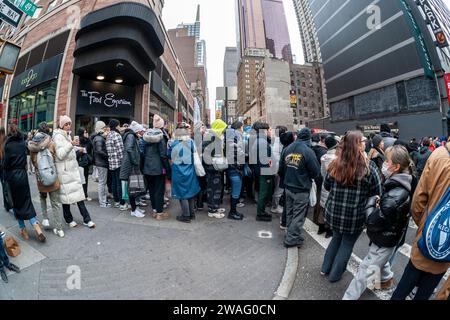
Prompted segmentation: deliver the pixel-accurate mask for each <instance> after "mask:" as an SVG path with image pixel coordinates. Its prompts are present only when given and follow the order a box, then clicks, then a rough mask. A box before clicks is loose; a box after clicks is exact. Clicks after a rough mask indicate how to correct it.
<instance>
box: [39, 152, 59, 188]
mask: <svg viewBox="0 0 450 320" xmlns="http://www.w3.org/2000/svg"><path fill="white" fill-rule="evenodd" d="M36 160H37V161H36V162H37V167H38V168H37V169H38V170H37V173H38V174H37V178H38V181H39V182H40V183H42V185H43V186H45V187H50V186H52V185H54V184H55V182H56V180H57V179H58V174H57V173H56V167H55V163H54V161H53V156H52V154H51V153H50V151H49V150H48V149H44V150H41V151H39V152H38V154H37V159H36Z"/></svg>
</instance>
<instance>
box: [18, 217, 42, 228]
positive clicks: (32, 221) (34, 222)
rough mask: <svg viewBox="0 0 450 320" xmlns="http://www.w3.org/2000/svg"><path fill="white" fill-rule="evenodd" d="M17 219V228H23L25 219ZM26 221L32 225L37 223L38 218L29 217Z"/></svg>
mask: <svg viewBox="0 0 450 320" xmlns="http://www.w3.org/2000/svg"><path fill="white" fill-rule="evenodd" d="M18 221H19V228H20V229H25V221H23V220H18ZM28 221H30V224H31V225H32V226H34V225H35V224H39V221H38V219H37V218H36V217H34V218H31V219H30V220H28Z"/></svg>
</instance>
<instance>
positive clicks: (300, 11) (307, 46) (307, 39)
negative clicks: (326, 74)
mask: <svg viewBox="0 0 450 320" xmlns="http://www.w3.org/2000/svg"><path fill="white" fill-rule="evenodd" d="M293 2H294V8H295V13H296V15H297V21H298V26H299V29H300V36H301V38H302V46H303V54H304V57H305V62H307V63H313V62H322V55H321V54H320V46H319V40H318V38H317V31H316V26H315V24H314V20H313V16H312V13H311V8H310V5H309V1H308V0H293Z"/></svg>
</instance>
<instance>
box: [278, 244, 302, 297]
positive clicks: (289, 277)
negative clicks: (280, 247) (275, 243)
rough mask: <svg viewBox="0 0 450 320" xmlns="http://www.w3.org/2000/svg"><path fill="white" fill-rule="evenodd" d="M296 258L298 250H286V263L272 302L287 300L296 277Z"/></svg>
mask: <svg viewBox="0 0 450 320" xmlns="http://www.w3.org/2000/svg"><path fill="white" fill-rule="evenodd" d="M298 257H299V254H298V248H289V249H288V250H287V261H286V267H285V269H284V274H283V278H282V279H281V283H280V285H279V286H278V289H277V291H276V292H275V296H274V297H273V299H272V300H287V299H288V298H289V294H290V293H291V290H292V287H293V286H294V283H295V279H296V277H297V268H298Z"/></svg>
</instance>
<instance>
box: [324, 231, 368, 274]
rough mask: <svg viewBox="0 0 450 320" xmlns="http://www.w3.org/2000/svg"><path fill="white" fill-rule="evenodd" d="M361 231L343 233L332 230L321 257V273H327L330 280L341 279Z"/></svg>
mask: <svg viewBox="0 0 450 320" xmlns="http://www.w3.org/2000/svg"><path fill="white" fill-rule="evenodd" d="M360 235H361V232H359V233H355V234H345V233H340V232H339V231H336V230H333V239H331V242H330V245H329V246H328V248H327V251H326V252H325V257H324V258H323V264H322V273H325V274H326V275H329V277H328V280H329V281H330V282H337V281H339V280H341V278H342V275H343V274H344V272H345V270H346V269H347V264H348V261H349V260H350V257H351V255H352V252H353V247H354V246H355V243H356V241H357V240H358V238H359V236H360Z"/></svg>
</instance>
